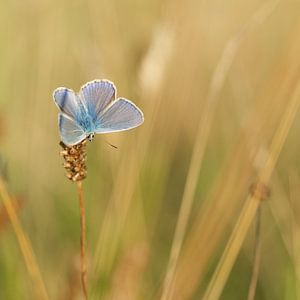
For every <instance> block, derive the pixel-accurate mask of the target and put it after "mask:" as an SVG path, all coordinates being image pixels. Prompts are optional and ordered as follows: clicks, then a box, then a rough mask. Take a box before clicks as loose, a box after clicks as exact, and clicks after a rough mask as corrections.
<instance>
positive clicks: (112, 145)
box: [105, 141, 118, 149]
mask: <svg viewBox="0 0 300 300" xmlns="http://www.w3.org/2000/svg"><path fill="white" fill-rule="evenodd" d="M105 142H106V143H107V144H108V145H109V146H111V147H113V148H115V149H118V147H117V146H115V145H113V144H111V143H109V142H108V141H105Z"/></svg>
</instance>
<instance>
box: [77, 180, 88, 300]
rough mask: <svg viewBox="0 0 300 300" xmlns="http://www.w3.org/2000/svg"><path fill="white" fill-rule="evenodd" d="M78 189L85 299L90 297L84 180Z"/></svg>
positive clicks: (78, 185) (78, 182)
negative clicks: (86, 250)
mask: <svg viewBox="0 0 300 300" xmlns="http://www.w3.org/2000/svg"><path fill="white" fill-rule="evenodd" d="M77 191H78V198H79V209H80V275H81V284H82V291H83V294H84V297H85V299H88V294H87V267H86V253H85V249H86V235H85V232H86V229H85V208H84V199H83V189H82V181H77Z"/></svg>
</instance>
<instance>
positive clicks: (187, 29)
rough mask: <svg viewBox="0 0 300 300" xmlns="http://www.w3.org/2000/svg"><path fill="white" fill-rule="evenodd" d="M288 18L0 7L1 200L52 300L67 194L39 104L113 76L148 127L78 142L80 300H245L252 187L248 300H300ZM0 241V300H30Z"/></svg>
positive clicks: (9, 236)
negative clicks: (260, 192) (18, 204)
mask: <svg viewBox="0 0 300 300" xmlns="http://www.w3.org/2000/svg"><path fill="white" fill-rule="evenodd" d="M299 8H300V7H299V4H298V3H297V2H295V1H289V0H287V1H280V2H278V1H270V2H264V3H262V2H260V1H250V0H249V1H247V0H246V1H231V2H226V3H225V2H222V1H216V0H213V1H190V0H188V1H184V2H183V1H179V0H175V1H137V0H127V1H109V0H101V1H94V0H88V1H80V0H76V1H69V0H67V1H63V2H59V1H50V0H45V1H42V2H38V1H33V0H30V1H26V2H20V1H10V2H2V3H1V4H0V25H1V26H0V32H1V36H2V39H1V47H0V53H1V55H0V60H1V70H0V78H1V80H0V121H1V122H0V142H1V156H2V158H3V159H4V160H5V161H6V163H7V166H8V173H9V180H8V182H9V187H10V189H9V190H10V191H11V193H12V194H16V195H21V197H24V198H25V199H26V201H25V202H24V203H25V204H24V208H23V209H22V211H20V212H19V214H18V215H17V222H18V224H19V225H20V228H21V230H22V231H23V232H25V233H26V234H27V235H28V240H30V244H31V247H32V249H33V252H34V253H35V256H36V261H37V262H38V265H36V268H37V269H38V270H40V273H41V274H42V275H43V283H44V286H46V288H47V291H46V293H47V294H48V295H49V299H65V298H66V295H68V297H69V299H76V298H78V297H80V277H79V275H78V274H79V272H78V269H79V267H78V266H79V262H80V259H79V258H80V257H79V253H78V235H79V230H80V227H79V224H78V219H79V212H78V209H77V208H78V207H77V205H76V202H75V199H76V190H75V189H74V186H72V185H68V184H66V179H65V177H64V171H63V169H62V167H61V164H62V161H61V159H60V157H59V155H58V153H59V146H58V130H57V122H56V121H57V110H56V107H55V105H54V104H53V103H52V99H51V95H52V91H53V90H54V89H55V88H56V87H58V86H62V85H63V86H68V87H71V88H73V89H74V90H78V88H79V87H80V86H81V85H82V84H83V83H84V82H87V81H88V80H92V79H95V78H107V79H110V80H112V81H114V82H115V84H116V86H117V87H118V93H119V94H120V95H122V96H125V97H127V98H129V99H132V100H133V101H134V102H135V103H137V104H138V105H139V107H141V109H142V110H143V112H144V115H145V123H144V124H143V126H142V127H139V128H137V129H135V130H132V131H129V132H124V133H120V134H111V135H107V136H105V137H104V136H97V137H96V139H95V140H94V141H93V143H91V144H89V146H88V152H89V156H88V178H87V179H86V181H85V199H87V200H86V203H85V204H86V222H87V224H86V229H87V241H88V243H87V258H88V259H87V269H88V274H89V287H88V294H89V298H90V299H145V300H147V299H158V298H160V297H163V298H166V299H199V298H200V299H201V298H203V297H204V295H205V293H206V295H211V297H215V298H221V299H244V298H246V297H247V294H248V290H249V284H250V281H251V275H252V266H253V263H254V261H253V245H254V236H255V234H254V232H255V226H254V223H253V218H254V216H255V214H256V209H257V206H258V203H259V202H257V201H256V199H252V196H251V195H248V193H249V186H250V185H251V184H252V183H253V182H257V179H260V180H262V181H263V182H264V183H265V184H267V185H268V186H269V187H270V189H271V197H270V198H269V200H268V201H265V202H264V203H262V206H261V209H262V211H261V212H262V220H263V222H262V224H261V262H260V268H259V272H258V282H257V288H256V299H297V297H299V288H298V284H299V258H298V255H297V252H299V251H298V250H297V249H298V244H299V243H298V240H299V238H298V233H299V224H298V218H299V207H298V204H297V195H298V188H297V184H298V182H299V180H298V179H299V178H298V177H299V176H298V171H299V170H298V169H299V168H298V165H299V155H298V152H299V151H298V146H299V138H298V134H299V133H298V132H299V130H298V129H299V124H300V123H299V115H298V114H296V111H297V107H296V106H297V105H298V101H299V99H298V98H299V96H298V93H299V83H298V79H299V70H300V68H299V53H300V52H299V49H300V43H299V39H298V38H297V37H298V36H299V28H300V27H299V26H300V24H299V15H300V13H299ZM104 140H107V141H108V142H109V143H112V144H114V145H116V146H118V149H113V148H111V147H109V146H107V144H106V142H105V141H104ZM252 200H255V201H252ZM0 224H1V222H0ZM0 240H1V245H2V246H1V247H0V278H1V279H0V298H1V299H2V298H3V299H8V300H9V299H33V298H34V297H35V295H36V294H33V292H34V291H35V290H38V289H40V287H41V285H40V283H37V282H36V283H34V288H33V289H32V284H31V282H32V281H31V278H32V276H31V275H30V272H28V269H27V267H26V264H24V263H23V259H21V258H22V254H21V253H22V252H20V251H19V249H18V248H19V244H17V243H16V242H15V232H14V230H11V228H10V226H7V225H6V226H5V228H3V229H2V230H1V234H0ZM270 249H272V251H271V250H270ZM270 265H271V266H272V268H270V267H269V266H270ZM33 282H35V281H33ZM78 286H79V288H78ZM36 298H37V299H40V298H39V296H37V297H36Z"/></svg>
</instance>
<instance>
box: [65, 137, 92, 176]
mask: <svg viewBox="0 0 300 300" xmlns="http://www.w3.org/2000/svg"><path fill="white" fill-rule="evenodd" d="M86 144H87V140H84V141H82V142H81V143H79V144H77V145H74V146H71V147H69V146H67V145H65V144H64V143H63V142H60V146H61V147H62V148H63V150H62V151H61V152H60V155H61V156H62V157H63V158H64V160H65V162H64V164H63V166H64V168H65V169H66V171H67V173H66V176H67V178H69V179H70V180H72V181H80V180H83V179H84V178H86V175H87V168H86V164H85V161H86Z"/></svg>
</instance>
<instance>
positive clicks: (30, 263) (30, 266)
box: [0, 178, 48, 300]
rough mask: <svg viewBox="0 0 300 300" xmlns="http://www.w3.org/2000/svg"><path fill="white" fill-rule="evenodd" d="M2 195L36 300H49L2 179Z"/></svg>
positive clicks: (28, 243) (0, 182)
mask: <svg viewBox="0 0 300 300" xmlns="http://www.w3.org/2000/svg"><path fill="white" fill-rule="evenodd" d="M0 195H1V198H2V201H3V205H4V207H5V209H6V211H7V215H8V217H9V219H10V222H11V224H12V226H13V229H14V232H15V234H16V237H17V240H18V242H19V245H20V249H21V252H22V254H23V257H24V260H25V264H26V267H27V270H28V273H29V275H30V277H31V279H32V282H33V288H34V291H35V294H36V299H38V300H47V299H48V294H47V291H46V287H45V284H44V281H43V278H42V275H41V272H40V269H39V266H38V264H37V261H36V258H35V254H34V252H33V249H32V246H31V243H30V240H29V238H28V237H27V235H26V233H25V232H24V230H23V229H22V225H21V224H20V221H19V219H18V216H17V214H16V211H15V207H14V205H13V200H12V199H11V197H10V195H9V193H8V191H7V189H6V186H5V183H4V181H3V180H2V178H0Z"/></svg>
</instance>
